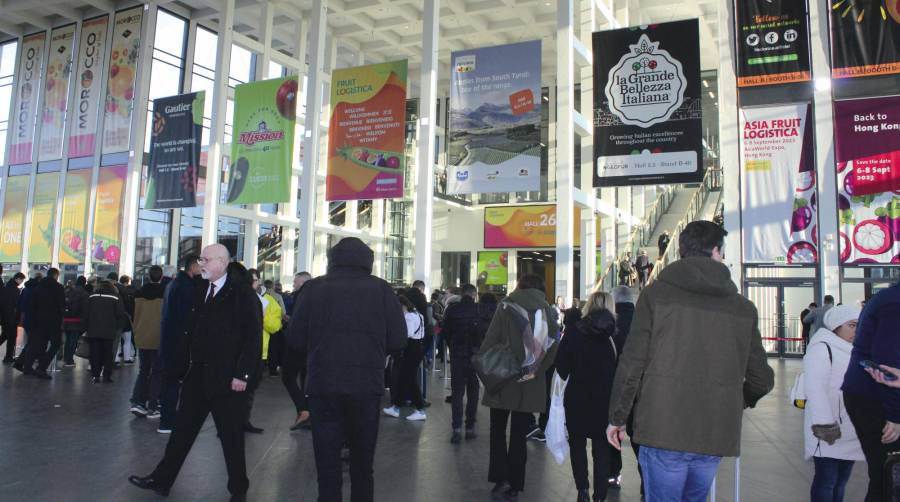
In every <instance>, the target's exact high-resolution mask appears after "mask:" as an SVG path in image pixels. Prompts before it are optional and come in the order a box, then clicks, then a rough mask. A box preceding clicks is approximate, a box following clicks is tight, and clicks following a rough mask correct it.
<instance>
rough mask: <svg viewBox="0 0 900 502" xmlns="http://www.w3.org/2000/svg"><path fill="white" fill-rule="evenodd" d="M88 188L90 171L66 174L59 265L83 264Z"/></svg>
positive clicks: (89, 186)
mask: <svg viewBox="0 0 900 502" xmlns="http://www.w3.org/2000/svg"><path fill="white" fill-rule="evenodd" d="M90 188H91V170H90V169H81V170H78V171H69V172H68V173H66V188H65V192H64V195H63V203H62V204H63V207H62V220H61V221H60V234H59V236H60V237H59V253H58V254H59V260H58V261H59V263H65V264H70V265H71V264H78V263H84V248H85V246H86V245H87V243H86V242H85V231H86V230H87V217H88V195H89V194H90Z"/></svg>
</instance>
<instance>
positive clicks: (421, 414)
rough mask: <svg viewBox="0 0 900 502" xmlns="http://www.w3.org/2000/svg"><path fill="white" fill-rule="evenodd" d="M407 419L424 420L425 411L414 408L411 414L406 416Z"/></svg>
mask: <svg viewBox="0 0 900 502" xmlns="http://www.w3.org/2000/svg"><path fill="white" fill-rule="evenodd" d="M406 419H407V420H425V412H424V411H422V410H416V411H414V412H413V413H412V414H411V415H408V416H407V417H406Z"/></svg>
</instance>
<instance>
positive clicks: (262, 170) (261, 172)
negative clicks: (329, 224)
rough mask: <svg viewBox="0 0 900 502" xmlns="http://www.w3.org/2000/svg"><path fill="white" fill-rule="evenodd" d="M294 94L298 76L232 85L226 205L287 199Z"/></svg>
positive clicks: (294, 106) (294, 113) (289, 185)
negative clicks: (232, 102) (232, 111)
mask: <svg viewBox="0 0 900 502" xmlns="http://www.w3.org/2000/svg"><path fill="white" fill-rule="evenodd" d="M297 96H298V92H297V77H287V78H276V79H271V80H263V81H261V82H251V83H249V84H242V85H239V86H237V87H235V88H234V121H233V122H232V123H233V124H234V143H233V144H232V145H231V161H232V162H231V172H230V177H229V180H228V197H227V199H226V200H227V201H228V203H229V204H259V203H272V202H287V201H288V200H290V197H291V193H290V192H291V183H290V181H291V156H292V155H291V154H292V152H293V151H294V124H295V122H296V120H297ZM329 132H330V131H329ZM329 135H330V134H329Z"/></svg>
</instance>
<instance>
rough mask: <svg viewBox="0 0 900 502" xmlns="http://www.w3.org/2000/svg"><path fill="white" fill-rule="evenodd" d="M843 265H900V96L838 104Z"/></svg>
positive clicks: (835, 111) (839, 189)
mask: <svg viewBox="0 0 900 502" xmlns="http://www.w3.org/2000/svg"><path fill="white" fill-rule="evenodd" d="M834 127H835V133H834V139H835V161H836V162H837V182H838V186H837V188H838V224H839V226H840V257H841V262H842V263H856V264H874V263H882V264H885V263H892V264H898V263H900V96H892V97H884V98H870V99H854V100H848V101H835V103H834Z"/></svg>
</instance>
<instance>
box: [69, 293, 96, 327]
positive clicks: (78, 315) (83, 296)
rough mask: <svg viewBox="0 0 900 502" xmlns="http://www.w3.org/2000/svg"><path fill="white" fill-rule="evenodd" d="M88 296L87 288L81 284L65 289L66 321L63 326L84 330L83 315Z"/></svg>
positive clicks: (85, 310)
mask: <svg viewBox="0 0 900 502" xmlns="http://www.w3.org/2000/svg"><path fill="white" fill-rule="evenodd" d="M90 296H91V295H90V294H89V293H88V292H87V290H86V289H84V288H83V287H81V286H72V287H71V288H70V289H69V290H68V291H66V319H68V321H67V322H66V326H65V328H66V329H67V330H71V331H77V332H79V333H83V332H84V330H85V324H84V316H85V313H86V312H87V304H88V298H89V297H90Z"/></svg>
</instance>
